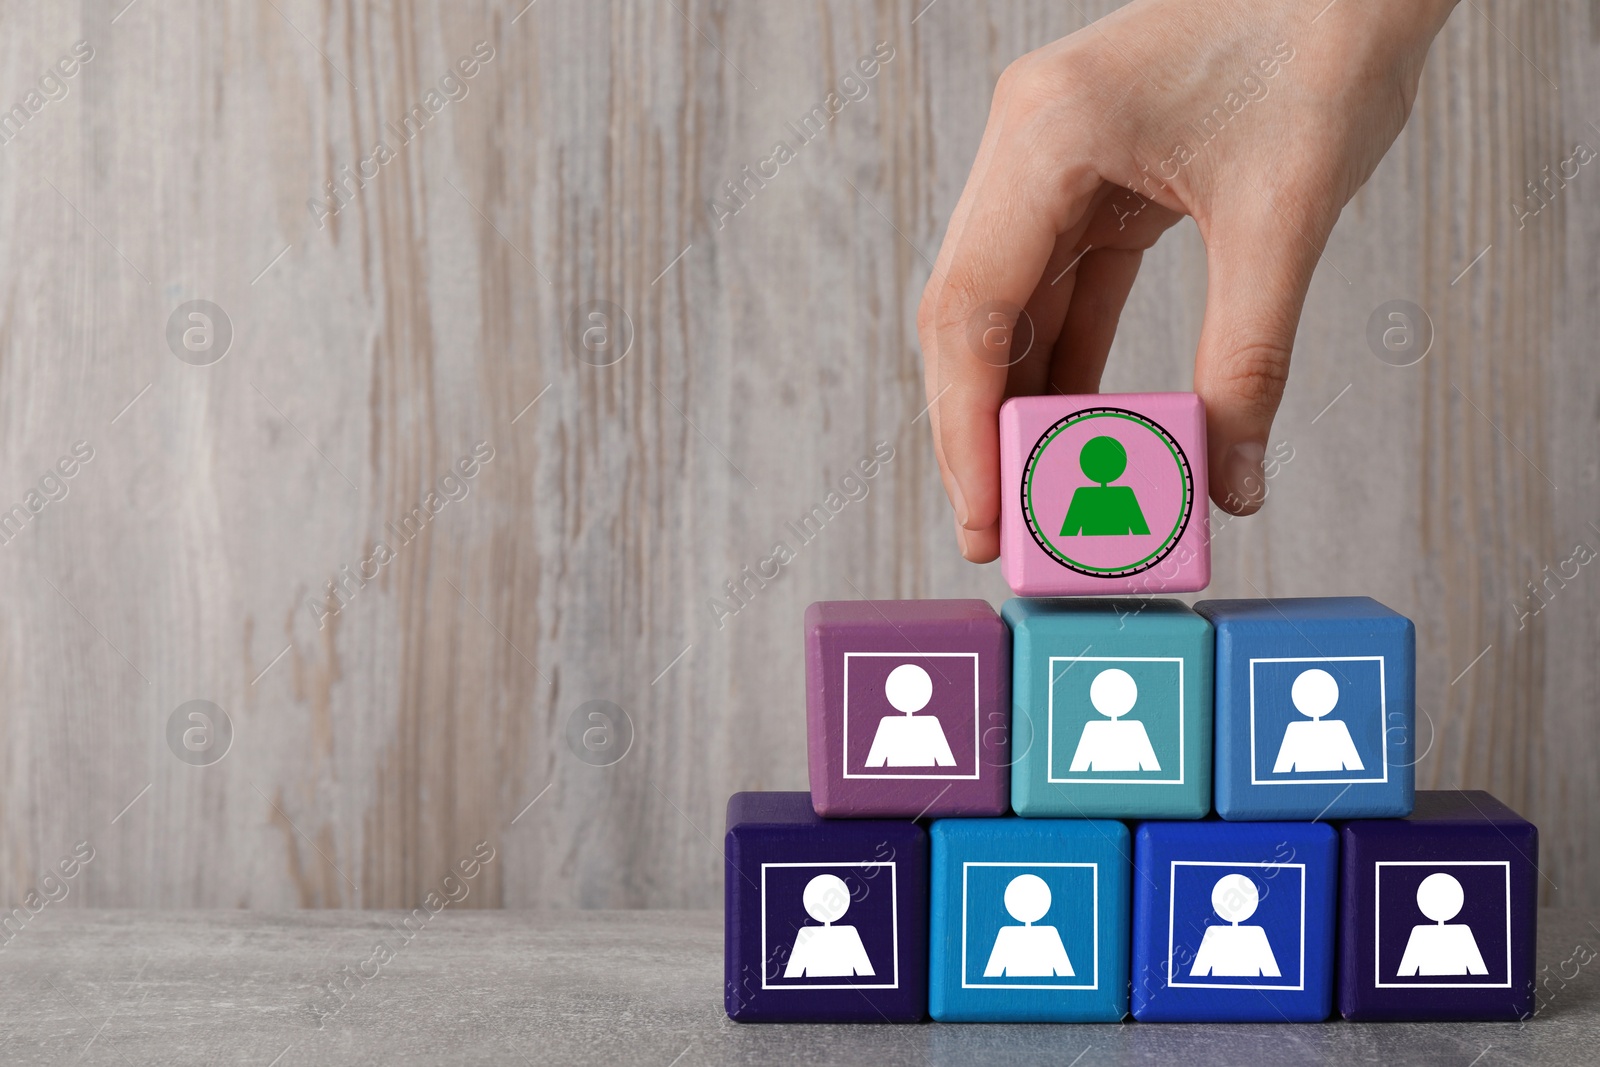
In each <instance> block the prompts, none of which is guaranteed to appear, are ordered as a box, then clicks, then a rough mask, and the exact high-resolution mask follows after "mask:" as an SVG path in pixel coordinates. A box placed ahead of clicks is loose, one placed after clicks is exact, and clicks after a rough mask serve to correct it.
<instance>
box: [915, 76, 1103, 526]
mask: <svg viewBox="0 0 1600 1067" xmlns="http://www.w3.org/2000/svg"><path fill="white" fill-rule="evenodd" d="M1062 117H1063V116H1062V115H1061V113H1060V112H1059V111H1057V110H1055V109H1053V108H1052V107H1050V106H1049V103H1048V102H1041V101H1039V100H1038V99H1037V94H1030V93H1027V92H1026V91H1025V90H1021V89H1017V90H1012V91H1011V92H1010V93H1009V94H1007V96H1006V97H1004V98H1002V97H1001V96H1000V94H998V93H997V99H996V102H995V107H994V109H993V110H992V111H991V113H990V117H989V124H988V126H987V127H986V128H985V131H984V138H983V144H982V146H981V147H980V149H979V154H978V158H977V160H976V161H975V162H974V164H973V168H972V173H971V174H970V175H969V176H968V179H967V185H966V188H965V189H964V190H963V191H962V194H961V199H960V201H959V202H958V203H957V205H956V210H955V212H954V214H953V215H952V217H951V220H950V228H949V230H948V231H947V232H946V234H945V239H944V243H943V245H942V246H941V247H940V250H939V256H938V259H937V260H936V261H935V263H934V273H933V277H932V278H931V279H930V281H929V285H928V288H927V290H926V291H925V292H924V294H923V299H922V306H921V308H920V309H919V312H918V316H917V319H918V324H917V325H918V336H919V338H920V340H921V343H922V350H923V363H924V376H925V379H926V384H927V394H928V400H929V403H930V405H931V407H930V409H929V415H930V422H931V423H932V428H933V439H934V451H935V454H936V455H937V456H938V459H939V467H940V472H941V474H942V475H943V478H944V484H945V492H946V493H947V494H948V495H949V497H950V503H951V505H952V507H954V509H955V512H956V521H957V522H958V523H959V524H960V525H961V526H962V527H963V528H964V529H966V530H969V531H985V530H989V529H990V528H991V527H993V526H994V525H995V523H996V522H998V521H999V516H1000V442H999V430H998V426H997V417H998V414H999V410H1000V403H1001V401H1002V400H1004V399H1005V390H1006V376H1007V368H1008V366H1009V364H1010V362H1011V360H1010V358H1009V346H1010V343H1011V335H1012V330H1011V329H1010V327H1012V326H1015V324H1016V319H1017V316H1018V314H1019V313H1020V312H1021V310H1022V308H1023V307H1024V306H1026V304H1027V303H1028V299H1029V297H1030V296H1032V294H1033V292H1034V290H1035V288H1037V286H1038V284H1039V281H1040V279H1041V277H1042V275H1043V273H1044V269H1045V265H1046V263H1048V261H1049V259H1050V255H1051V253H1052V251H1053V250H1054V248H1055V247H1056V241H1057V238H1058V237H1059V236H1060V235H1062V234H1063V233H1066V232H1068V231H1069V230H1071V229H1072V228H1073V227H1074V226H1076V225H1080V224H1081V220H1082V218H1083V216H1084V214H1085V213H1086V211H1087V209H1088V207H1089V205H1090V203H1091V201H1092V200H1093V198H1094V195H1095V192H1096V190H1097V189H1098V188H1099V186H1100V178H1099V176H1098V174H1097V173H1096V171H1095V168H1094V167H1092V166H1091V165H1090V164H1089V163H1088V161H1087V156H1086V155H1079V156H1077V157H1076V158H1074V157H1072V156H1068V155H1064V154H1063V152H1062V151H1061V150H1060V149H1059V148H1055V147H1054V146H1055V145H1059V143H1060V141H1061V133H1060V124H1061V120H1062ZM988 312H993V313H995V314H998V315H1000V316H1003V317H1004V319H1005V321H1004V322H1003V323H1001V325H1003V326H1005V327H1006V328H1005V329H1001V330H996V331H993V332H988V333H986V332H985V331H984V330H983V329H982V328H981V326H982V323H981V322H980V320H981V319H982V318H983V317H984V316H985V315H986V313H988ZM975 323H977V324H978V325H979V327H980V328H979V329H977V330H975V329H974V324H975ZM975 334H976V335H977V336H978V337H981V338H983V339H984V340H985V341H986V342H990V343H985V344H983V345H982V346H981V347H980V346H979V345H978V344H975V343H974V335H975ZM990 558H992V556H990Z"/></svg>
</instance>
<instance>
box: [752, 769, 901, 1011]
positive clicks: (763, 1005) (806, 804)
mask: <svg viewBox="0 0 1600 1067" xmlns="http://www.w3.org/2000/svg"><path fill="white" fill-rule="evenodd" d="M723 852H724V856H725V857H726V863H725V867H724V869H725V881H726V886H725V900H724V909H723V918H724V924H725V926H724V933H723V977H724V987H723V1001H724V1006H725V1007H726V1009H727V1012H728V1017H729V1018H730V1019H733V1020H735V1021H737V1022H917V1021H919V1020H921V1019H922V1017H923V1014H924V1011H925V1009H926V1007H927V1002H928V835H927V832H926V831H925V830H923V829H922V828H921V827H920V826H918V825H917V824H916V823H915V822H913V821H911V820H909V819H896V820H869V819H836V820H826V819H822V818H819V817H818V816H817V814H816V812H814V811H812V810H811V798H810V797H809V796H807V795H806V794H805V793H735V794H734V795H733V796H732V797H731V798H730V799H729V800H728V832H727V836H726V838H725V839H724V845H723Z"/></svg>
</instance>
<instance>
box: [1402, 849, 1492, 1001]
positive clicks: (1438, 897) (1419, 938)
mask: <svg viewBox="0 0 1600 1067" xmlns="http://www.w3.org/2000/svg"><path fill="white" fill-rule="evenodd" d="M1465 900H1466V894H1465V893H1463V892H1462V890H1461V883H1460V882H1458V881H1456V880H1455V879H1454V878H1452V877H1451V876H1450V875H1448V874H1444V873H1442V872H1441V873H1439V874H1430V875H1428V877H1426V878H1424V879H1423V880H1422V884H1421V885H1419V886H1417V909H1418V910H1419V911H1421V912H1422V914H1424V915H1426V916H1427V917H1428V918H1430V919H1432V920H1433V924H1432V925H1431V926H1430V925H1428V924H1427V923H1423V924H1422V925H1420V926H1413V927H1412V928H1411V937H1410V938H1409V939H1407V941H1406V951H1405V955H1404V956H1401V957H1400V970H1399V972H1398V973H1397V976H1398V977H1401V978H1409V977H1412V976H1414V975H1423V974H1488V973H1489V968H1487V967H1485V966H1484V965H1483V956H1482V954H1480V953H1479V952H1478V939H1477V938H1475V937H1473V936H1472V927H1470V926H1468V925H1467V924H1466V923H1451V922H1450V920H1451V919H1454V918H1455V917H1456V916H1457V915H1459V914H1460V913H1461V905H1462V903H1463V901H1465ZM1447 924H1448V925H1447Z"/></svg>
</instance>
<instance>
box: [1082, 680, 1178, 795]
mask: <svg viewBox="0 0 1600 1067" xmlns="http://www.w3.org/2000/svg"><path fill="white" fill-rule="evenodd" d="M1138 699H1139V687H1138V685H1137V684H1135V683H1134V680H1133V675H1131V674H1129V673H1128V672H1127V671H1124V670H1120V669H1118V668H1116V667H1112V668H1111V669H1109V670H1104V671H1101V672H1100V673H1099V674H1097V675H1095V677H1094V681H1092V682H1090V683H1089V703H1091V704H1093V705H1094V710H1095V711H1098V712H1099V713H1100V714H1102V715H1104V716H1105V717H1106V718H1107V719H1108V720H1110V721H1108V722H1102V721H1100V720H1099V719H1094V720H1091V721H1090V722H1086V723H1084V724H1083V734H1082V735H1081V736H1080V737H1079V738H1078V749H1077V751H1076V752H1074V753H1073V754H1072V766H1071V767H1070V768H1068V770H1069V771H1159V770H1160V769H1161V764H1160V763H1158V762H1156V753H1155V749H1153V748H1151V747H1150V735H1149V734H1147V733H1145V732H1144V723H1142V722H1139V721H1137V720H1134V719H1130V720H1128V721H1127V722H1118V721H1117V720H1118V719H1120V718H1121V717H1122V716H1124V715H1126V714H1128V712H1130V711H1132V710H1133V705H1134V704H1135V703H1136V702H1137V701H1138Z"/></svg>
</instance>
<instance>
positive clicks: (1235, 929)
mask: <svg viewBox="0 0 1600 1067" xmlns="http://www.w3.org/2000/svg"><path fill="white" fill-rule="evenodd" d="M1260 903H1261V894H1260V893H1259V892H1257V890H1256V884H1255V883H1254V882H1252V881H1251V880H1250V879H1248V878H1246V877H1245V876H1244V875H1242V874H1225V875H1223V876H1222V877H1221V878H1218V879H1217V884H1216V885H1214V886H1212V887H1211V908H1212V910H1213V911H1215V912H1216V913H1217V915H1218V916H1219V917H1220V918H1222V919H1223V920H1224V921H1225V922H1227V923H1228V925H1227V926H1208V927H1206V936H1205V937H1204V938H1202V939H1201V941H1200V951H1199V952H1197V953H1195V957H1194V966H1193V967H1191V968H1189V976H1190V977H1191V978H1203V977H1205V976H1206V975H1210V976H1212V977H1213V978H1255V977H1258V976H1264V977H1268V978H1278V977H1280V974H1279V971H1278V960H1277V957H1276V956H1274V955H1273V954H1272V946H1271V945H1270V944H1268V943H1267V932H1266V930H1264V929H1262V928H1261V927H1259V926H1240V925H1239V924H1240V923H1241V922H1243V921H1244V920H1246V919H1248V918H1250V916H1252V915H1254V914H1255V913H1256V906H1257V905H1259V904H1260Z"/></svg>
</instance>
